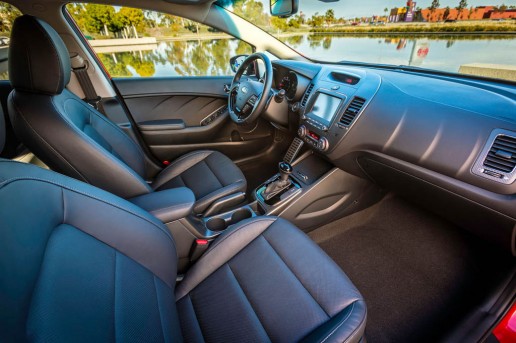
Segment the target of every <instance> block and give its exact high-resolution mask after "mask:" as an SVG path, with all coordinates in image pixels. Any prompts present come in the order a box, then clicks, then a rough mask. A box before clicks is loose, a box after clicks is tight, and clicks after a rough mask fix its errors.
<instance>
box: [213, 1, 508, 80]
mask: <svg viewBox="0 0 516 343" xmlns="http://www.w3.org/2000/svg"><path fill="white" fill-rule="evenodd" d="M486 3H488V4H489V5H486ZM217 4H218V5H219V6H222V7H224V8H226V9H227V10H229V11H232V12H233V13H235V14H237V15H239V16H241V17H242V18H244V19H246V20H247V21H249V22H251V23H253V24H254V25H256V26H258V27H260V28H262V29H263V30H265V31H267V32H269V33H270V34H272V35H273V36H275V37H276V38H278V39H279V40H281V41H282V42H284V43H285V44H287V45H288V46H290V47H291V48H293V49H294V50H296V51H298V52H299V53H300V54H302V55H304V56H306V57H308V58H311V59H314V60H320V61H328V62H342V61H350V62H365V63H375V64H390V65H404V66H414V67H420V68H427V69H434V70H441V71H446V72H453V73H463V74H472V75H477V76H484V77H490V78H501V79H507V80H512V81H516V3H514V2H513V4H511V5H506V4H504V2H503V0H488V1H485V0H469V1H467V0H440V1H439V0H422V1H418V2H416V1H407V2H405V1H392V0H391V1H385V0H383V1H381V0H368V1H363V0H346V1H343V0H340V1H339V0H319V1H317V0H300V3H299V12H298V13H297V14H296V15H294V16H291V17H290V18H285V19H283V18H277V17H271V16H270V14H269V2H268V0H219V1H218V2H217Z"/></svg>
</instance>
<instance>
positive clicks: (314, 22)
mask: <svg viewBox="0 0 516 343" xmlns="http://www.w3.org/2000/svg"><path fill="white" fill-rule="evenodd" d="M323 23H324V17H323V16H322V15H319V12H315V13H314V14H313V15H312V16H311V17H310V19H308V25H310V26H311V27H314V28H315V27H320V26H322V24H323Z"/></svg>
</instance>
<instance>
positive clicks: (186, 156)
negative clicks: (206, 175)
mask: <svg viewBox="0 0 516 343" xmlns="http://www.w3.org/2000/svg"><path fill="white" fill-rule="evenodd" d="M206 153H209V154H208V155H207V156H209V155H211V154H212V153H213V151H209V150H199V151H194V152H191V153H188V154H186V155H183V156H181V157H179V158H178V159H176V160H175V161H173V162H172V163H171V164H170V165H169V166H168V167H166V168H165V169H163V170H162V171H161V172H160V173H159V174H158V176H157V177H156V179H155V181H154V182H153V184H152V186H153V188H154V189H158V188H160V187H162V186H163V185H165V184H166V183H167V182H169V181H170V180H172V179H174V178H176V177H178V176H180V175H181V174H182V173H184V172H185V171H186V170H188V169H190V168H192V167H193V166H195V165H196V164H198V163H200V162H202V161H203V160H204V159H201V160H199V161H198V162H196V163H194V164H192V165H191V166H189V167H187V168H186V169H185V170H183V171H182V172H180V173H178V174H177V175H174V172H171V174H172V177H168V176H165V175H164V174H166V173H167V170H172V169H174V168H175V167H177V164H179V162H181V161H183V160H185V159H187V158H189V157H193V156H197V155H201V154H206ZM207 156H206V157H207ZM206 157H205V158H206ZM160 179H164V180H160ZM160 182H161V183H160Z"/></svg>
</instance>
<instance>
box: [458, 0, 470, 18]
mask: <svg viewBox="0 0 516 343" xmlns="http://www.w3.org/2000/svg"><path fill="white" fill-rule="evenodd" d="M467 7H468V1H467V0H460V2H459V6H457V7H455V8H456V9H457V11H459V14H457V19H460V18H461V17H462V11H464V9H465V8H467Z"/></svg>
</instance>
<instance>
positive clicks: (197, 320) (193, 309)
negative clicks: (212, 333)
mask: <svg viewBox="0 0 516 343" xmlns="http://www.w3.org/2000/svg"><path fill="white" fill-rule="evenodd" d="M186 296H187V297H188V301H190V304H191V305H192V312H193V315H194V317H195V321H196V322H197V325H198V326H199V332H200V333H201V337H202V339H203V341H204V342H206V339H204V335H203V334H202V329H201V323H199V318H197V313H196V312H195V305H194V303H193V299H192V296H191V295H190V294H187V295H186Z"/></svg>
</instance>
